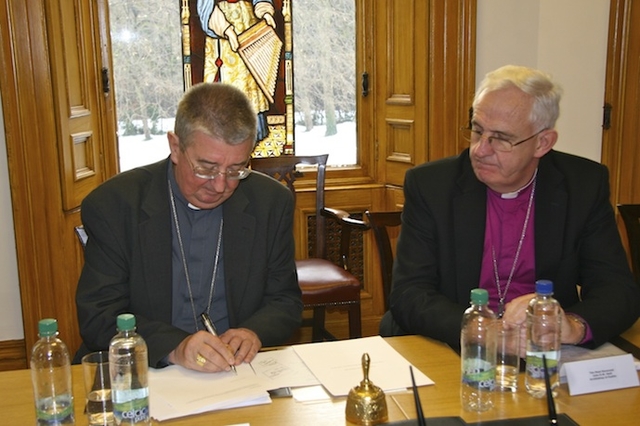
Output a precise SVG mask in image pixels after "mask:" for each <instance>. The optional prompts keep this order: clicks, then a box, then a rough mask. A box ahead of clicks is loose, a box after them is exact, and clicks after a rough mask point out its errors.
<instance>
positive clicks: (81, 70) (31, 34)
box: [0, 0, 117, 354]
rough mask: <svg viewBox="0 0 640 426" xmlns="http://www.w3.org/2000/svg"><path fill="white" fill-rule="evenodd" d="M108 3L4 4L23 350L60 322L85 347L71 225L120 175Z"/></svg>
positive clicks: (0, 85) (35, 0) (73, 345)
mask: <svg viewBox="0 0 640 426" xmlns="http://www.w3.org/2000/svg"><path fill="white" fill-rule="evenodd" d="M106 2H107V0H24V1H12V0H5V1H4V2H3V5H2V7H1V8H0V31H1V32H2V33H1V39H2V43H1V44H0V49H1V50H0V53H1V57H0V58H1V60H2V64H3V65H2V68H3V70H4V71H3V73H2V76H0V90H1V91H2V102H3V109H4V112H5V117H4V118H5V128H6V142H7V155H8V162H9V180H10V184H11V190H12V191H11V192H12V202H13V214H14V222H15V234H16V249H17V258H18V273H19V279H20V293H21V300H22V311H23V323H24V335H25V348H26V352H27V354H28V352H29V350H30V348H31V346H32V345H33V343H34V341H35V339H36V338H37V323H38V321H39V319H41V318H44V317H55V318H57V319H58V323H59V329H60V336H61V338H62V339H63V340H65V342H66V343H67V344H68V346H69V349H70V351H72V352H75V350H76V349H77V348H78V347H79V346H80V343H81V340H80V335H79V331H78V326H77V317H76V307H75V288H76V284H77V281H78V276H79V273H80V269H81V267H82V260H83V257H82V251H81V249H80V246H79V244H78V242H77V240H76V238H75V234H74V226H76V225H78V224H79V223H80V217H79V206H80V202H81V200H82V199H83V198H84V196H85V195H86V194H87V193H88V192H89V191H90V190H91V189H93V188H94V187H96V186H97V185H98V184H100V183H101V182H103V181H104V180H105V179H107V178H108V177H109V176H111V175H113V174H115V173H116V171H117V163H116V161H117V155H116V143H115V137H116V136H115V135H116V132H115V131H116V128H115V117H114V102H113V95H112V92H111V91H107V90H106V89H107V85H106V84H103V78H102V75H103V69H104V70H105V71H104V74H105V77H106V78H110V77H111V71H110V70H111V66H110V61H109V59H108V58H109V53H108V52H109V38H108V35H109V32H108V28H109V26H108V14H107V4H106Z"/></svg>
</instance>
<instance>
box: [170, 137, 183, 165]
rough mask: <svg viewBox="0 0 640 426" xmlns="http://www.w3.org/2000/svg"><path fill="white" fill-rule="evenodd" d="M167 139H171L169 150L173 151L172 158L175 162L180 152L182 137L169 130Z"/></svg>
mask: <svg viewBox="0 0 640 426" xmlns="http://www.w3.org/2000/svg"><path fill="white" fill-rule="evenodd" d="M167 140H168V141H169V150H170V152H171V160H172V161H173V162H174V163H175V158H174V157H176V156H177V155H178V153H179V152H180V139H179V138H178V135H176V134H175V133H173V132H167Z"/></svg>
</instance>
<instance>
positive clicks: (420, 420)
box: [409, 366, 427, 426]
mask: <svg viewBox="0 0 640 426" xmlns="http://www.w3.org/2000/svg"><path fill="white" fill-rule="evenodd" d="M409 371H410V372H411V387H412V389H413V401H414V402H415V404H416V413H417V415H418V426H426V425H427V422H426V421H425V419H424V414H423V413H422V404H421V403H420V395H418V387H417V386H416V379H415V378H414V377H413V367H412V366H409Z"/></svg>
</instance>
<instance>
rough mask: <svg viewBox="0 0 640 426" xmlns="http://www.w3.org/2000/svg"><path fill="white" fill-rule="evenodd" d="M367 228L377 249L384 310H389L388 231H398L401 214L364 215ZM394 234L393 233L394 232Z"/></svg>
mask: <svg viewBox="0 0 640 426" xmlns="http://www.w3.org/2000/svg"><path fill="white" fill-rule="evenodd" d="M364 215H365V217H366V218H367V222H368V224H369V227H370V228H371V230H372V231H373V235H374V237H375V239H376V245H377V247H378V257H379V260H380V272H381V273H382V294H383V296H384V310H385V311H386V310H387V309H389V293H390V292H391V282H392V281H391V276H392V271H393V257H394V250H393V248H392V247H391V238H390V235H389V233H390V231H391V230H392V229H397V230H398V231H399V228H400V224H401V215H402V212H399V211H395V212H372V211H369V210H367V211H366V212H365V213H364ZM394 232H395V231H394Z"/></svg>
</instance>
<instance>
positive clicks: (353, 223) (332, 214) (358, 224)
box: [320, 207, 370, 231]
mask: <svg viewBox="0 0 640 426" xmlns="http://www.w3.org/2000/svg"><path fill="white" fill-rule="evenodd" d="M320 213H321V214H322V216H324V217H328V218H330V219H334V220H336V221H337V222H338V223H339V224H340V225H342V226H343V227H344V226H346V227H350V228H353V229H360V230H362V231H366V230H368V229H369V228H370V226H369V224H368V223H366V222H365V221H364V220H362V219H356V218H355V217H352V216H351V214H350V213H349V212H346V211H344V210H340V209H334V208H331V207H325V208H323V209H322V211H321V212H320Z"/></svg>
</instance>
